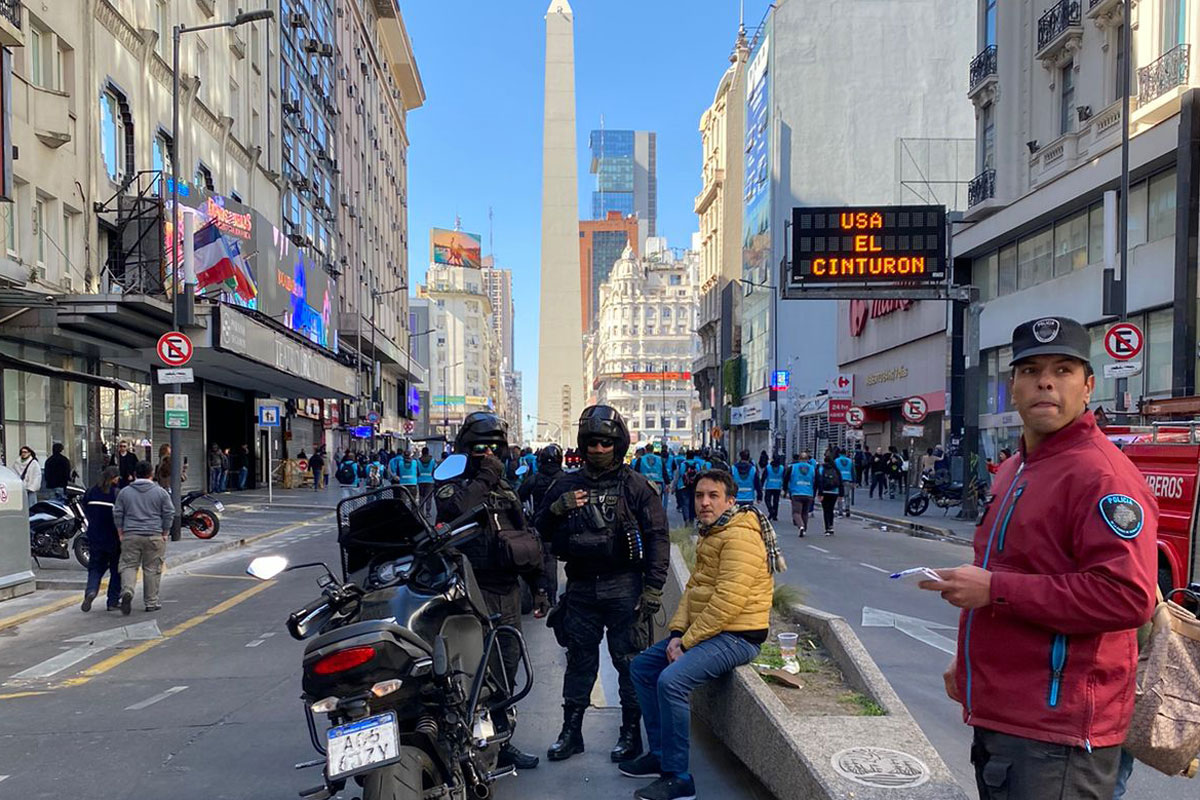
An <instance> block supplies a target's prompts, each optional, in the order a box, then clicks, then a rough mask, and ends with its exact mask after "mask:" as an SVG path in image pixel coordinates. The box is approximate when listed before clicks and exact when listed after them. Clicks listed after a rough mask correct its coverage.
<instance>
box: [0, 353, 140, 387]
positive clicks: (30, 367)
mask: <svg viewBox="0 0 1200 800" xmlns="http://www.w3.org/2000/svg"><path fill="white" fill-rule="evenodd" d="M0 369H15V370H20V371H21V372H28V373H29V374H31V375H44V376H45V377H47V378H58V379H59V380H63V381H73V382H75V383H85V384H87V385H89V386H101V387H104V388H106V389H121V390H123V391H127V392H128V391H132V390H133V386H132V385H130V384H128V383H126V382H125V381H122V380H117V379H115V378H104V377H101V376H99V375H89V374H87V373H86V372H77V371H76V370H73V369H62V368H61V367H51V366H47V365H45V364H39V363H37V362H36V361H27V360H25V359H23V358H14V357H13V356H8V355H4V354H3V353H0Z"/></svg>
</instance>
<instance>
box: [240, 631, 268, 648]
mask: <svg viewBox="0 0 1200 800" xmlns="http://www.w3.org/2000/svg"><path fill="white" fill-rule="evenodd" d="M274 635H275V634H274V633H264V634H263V635H262V636H259V637H258V638H257V639H255V640H254V641H252V642H246V647H258V646H259V645H260V644H262V643H263V642H265V641H266V640H267V639H269V638H271V637H272V636H274Z"/></svg>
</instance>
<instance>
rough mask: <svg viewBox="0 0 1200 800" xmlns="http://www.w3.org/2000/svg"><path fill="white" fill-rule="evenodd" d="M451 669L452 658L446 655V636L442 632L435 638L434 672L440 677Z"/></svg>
mask: <svg viewBox="0 0 1200 800" xmlns="http://www.w3.org/2000/svg"><path fill="white" fill-rule="evenodd" d="M449 671H450V658H449V656H447V655H446V637H445V636H442V635H441V634H440V633H439V634H438V635H437V638H435V639H434V640H433V674H434V675H436V676H438V677H439V678H441V677H444V676H445V675H446V673H447V672H449Z"/></svg>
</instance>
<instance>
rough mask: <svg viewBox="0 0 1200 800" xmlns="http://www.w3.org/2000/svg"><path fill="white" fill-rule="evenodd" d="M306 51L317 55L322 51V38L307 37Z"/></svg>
mask: <svg viewBox="0 0 1200 800" xmlns="http://www.w3.org/2000/svg"><path fill="white" fill-rule="evenodd" d="M304 52H306V53H308V54H310V55H317V54H318V53H320V52H321V40H320V39H305V40H304Z"/></svg>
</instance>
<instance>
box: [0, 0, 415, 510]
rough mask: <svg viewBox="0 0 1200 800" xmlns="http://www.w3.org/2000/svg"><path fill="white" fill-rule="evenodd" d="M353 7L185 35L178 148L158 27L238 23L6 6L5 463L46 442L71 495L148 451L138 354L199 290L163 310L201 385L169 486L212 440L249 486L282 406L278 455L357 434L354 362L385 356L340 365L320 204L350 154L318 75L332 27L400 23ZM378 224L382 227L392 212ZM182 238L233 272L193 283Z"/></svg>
mask: <svg viewBox="0 0 1200 800" xmlns="http://www.w3.org/2000/svg"><path fill="white" fill-rule="evenodd" d="M350 2H351V0H337V2H334V0H310V1H308V2H301V1H300V0H295V1H294V2H288V1H286V0H285V2H271V3H269V4H268V7H269V8H270V9H271V10H272V11H274V12H275V16H274V18H273V19H271V20H258V21H244V23H243V24H239V25H237V26H235V27H220V28H216V29H213V30H206V31H189V32H184V33H183V34H182V36H181V39H180V75H179V76H178V77H179V88H180V92H179V95H178V100H179V132H180V135H179V136H178V137H176V132H175V131H174V130H173V129H172V117H173V95H172V83H173V78H174V76H173V75H172V73H171V62H172V49H173V48H172V29H173V27H174V26H176V25H184V26H197V25H207V24H213V23H221V22H231V21H233V20H234V19H236V17H237V15H238V13H239V10H240V4H238V3H234V2H227V1H225V0H221V1H220V2H205V3H198V2H197V3H190V2H189V3H180V2H166V1H164V0H121V2H110V1H109V0H100V2H96V3H91V4H86V9H87V11H86V13H81V9H82V8H83V6H80V5H79V4H70V3H44V4H37V5H36V7H34V6H31V5H26V6H17V7H16V10H17V13H19V14H20V23H21V24H20V29H21V30H22V31H24V32H25V43H24V44H25V46H24V47H21V48H19V49H13V50H11V51H10V52H11V58H12V72H13V79H12V81H13V84H12V85H13V91H12V105H11V109H12V117H11V119H8V120H6V123H7V128H8V129H9V131H10V132H11V135H12V137H13V144H14V145H16V146H17V152H18V153H19V156H18V158H17V159H16V161H15V162H14V190H13V192H12V194H11V196H10V198H9V201H10V202H8V203H5V204H4V207H3V208H2V209H0V212H2V215H3V222H4V224H3V225H2V226H0V228H2V230H0V238H2V239H3V241H4V247H3V248H2V250H0V281H2V282H3V283H4V289H5V291H4V292H3V298H0V308H2V309H3V310H2V311H0V319H3V322H0V360H2V361H3V365H2V366H0V369H2V370H3V373H4V383H5V390H6V391H5V396H7V397H9V398H13V399H12V400H11V401H10V402H8V403H5V404H4V408H3V418H4V421H5V426H4V430H5V431H6V433H7V435H6V437H5V441H4V445H3V453H2V455H3V456H4V457H6V458H8V457H11V456H13V455H15V453H16V450H17V448H18V447H19V446H20V444H22V443H25V442H28V443H29V444H30V445H31V446H33V447H35V449H37V450H38V451H39V453H40V452H42V451H44V450H47V449H48V447H49V444H50V443H52V442H54V441H62V442H63V443H64V444H65V445H66V447H67V454H68V456H69V457H70V458H71V460H72V462H73V464H74V465H75V466H76V468H77V469H78V470H79V473H80V476H81V479H83V480H87V481H91V480H92V479H94V478H95V475H96V471H97V470H98V469H99V467H100V466H102V465H103V463H104V462H105V459H106V456H107V454H108V453H110V452H112V451H113V450H114V449H115V447H114V445H115V442H116V441H117V440H118V439H126V440H130V441H132V442H133V443H134V444H135V446H136V448H137V452H138V453H139V454H140V455H143V456H145V457H148V458H151V459H152V460H156V459H157V448H158V446H159V445H160V444H162V443H164V442H166V441H167V439H168V434H169V431H168V430H167V429H166V427H165V420H164V416H165V415H164V405H165V394H166V392H167V391H169V387H165V386H162V385H159V383H158V381H157V380H156V376H155V373H156V371H157V369H158V368H159V367H160V366H161V362H160V360H159V358H158V356H157V355H156V350H155V344H156V340H157V339H158V337H159V335H160V334H162V333H164V332H166V331H168V330H170V329H171V327H172V307H171V306H172V304H171V300H172V298H173V295H174V294H175V293H176V292H180V291H181V290H183V291H186V292H187V293H188V294H189V295H191V294H192V293H193V292H194V293H195V300H194V303H192V302H190V301H189V302H186V303H181V306H182V308H183V313H182V316H181V318H180V322H181V327H182V329H183V330H184V332H185V333H187V334H188V336H189V337H190V338H191V340H192V342H193V344H194V354H193V356H192V358H191V361H190V362H189V363H188V366H189V367H191V368H192V369H193V372H194V376H195V380H194V382H193V383H191V384H186V385H185V386H184V388H183V394H184V395H186V397H187V402H188V406H189V412H190V424H189V426H188V428H187V429H186V430H184V431H183V432H182V434H183V435H182V439H181V441H182V447H181V451H182V452H181V453H179V454H178V455H179V456H180V457H181V460H184V459H188V460H190V463H191V464H192V465H193V468H192V469H191V470H190V471H189V472H188V476H187V480H186V481H185V484H184V485H185V487H187V488H202V487H203V484H204V481H205V475H204V470H203V469H199V468H197V467H196V465H200V464H202V463H203V459H204V453H205V451H206V450H207V449H208V447H209V445H210V444H217V445H218V446H220V447H222V448H228V449H230V451H231V454H234V455H237V454H238V453H240V452H242V449H243V448H245V451H246V453H247V454H248V456H247V457H248V466H249V467H250V474H251V482H254V481H256V480H265V472H264V471H263V469H262V467H263V465H264V464H265V463H266V459H265V458H264V456H265V454H266V449H265V448H266V442H267V436H266V433H267V432H266V431H265V430H261V429H259V428H258V427H257V425H256V414H257V409H258V407H259V406H261V405H274V406H278V407H279V408H280V409H281V411H282V412H283V416H284V423H283V426H284V428H285V430H286V432H287V434H288V435H287V436H275V437H273V442H274V444H273V447H274V453H273V456H274V457H276V458H280V457H286V456H287V455H288V454H289V452H293V453H294V452H297V451H299V449H300V448H302V447H303V448H305V449H306V450H311V448H312V447H313V446H314V445H317V444H320V443H324V442H330V441H331V438H330V437H331V431H332V430H334V429H336V428H339V427H341V426H342V425H343V423H344V422H356V421H357V417H358V413H359V409H361V408H363V407H364V406H362V405H360V404H358V403H357V402H356V401H357V400H358V399H359V398H360V397H363V396H367V397H369V396H370V389H371V385H372V381H371V380H370V379H367V380H360V379H359V378H358V377H356V367H359V366H360V365H361V367H362V369H361V370H360V371H359V374H360V375H363V376H365V375H378V376H381V377H382V373H383V370H382V369H380V368H378V367H375V366H374V365H375V363H377V362H378V361H380V360H382V359H370V358H367V359H356V358H355V355H356V354H355V353H354V351H353V350H351V349H350V348H343V347H341V346H340V344H339V340H340V338H341V337H340V330H339V325H340V322H341V320H339V319H338V316H337V308H338V304H339V299H338V298H339V289H340V283H341V281H340V275H341V273H342V269H343V265H341V260H340V259H341V255H342V243H341V239H342V237H341V234H340V233H339V228H338V223H337V218H336V215H335V214H334V213H333V212H332V209H334V208H336V207H338V206H339V205H340V197H339V193H340V189H339V188H338V187H339V186H340V180H341V177H340V176H341V172H342V169H343V166H342V165H343V164H344V163H345V162H344V161H343V160H342V157H340V156H339V152H340V151H339V149H338V148H340V147H341V146H342V145H341V143H342V141H343V140H342V138H341V134H340V131H339V129H338V125H337V122H336V119H337V118H339V117H340V116H341V115H342V113H343V110H344V109H342V108H341V107H340V104H341V95H340V94H339V91H340V89H339V87H338V84H339V81H340V82H344V81H345V79H344V78H340V77H338V73H337V72H336V71H335V70H334V65H335V63H336V62H337V61H338V58H339V57H340V56H339V52H340V50H341V49H342V48H343V47H348V46H349V44H348V43H347V42H348V41H349V40H348V39H343V38H339V37H340V36H341V34H340V33H339V30H341V31H342V33H346V34H347V35H349V33H348V31H349V29H348V28H346V29H339V28H338V25H339V24H341V23H337V22H336V21H337V20H350V21H353V20H354V19H358V22H356V23H355V24H358V25H359V31H360V33H361V32H363V31H366V32H371V31H374V33H371V41H372V42H375V43H376V47H378V46H379V45H378V41H380V37H382V41H384V42H385V43H386V42H388V41H390V40H389V36H390V37H392V38H395V37H394V34H395V32H396V30H400V31H402V30H403V26H402V22H401V21H400V20H399V17H398V15H397V16H393V17H388V18H387V19H376V18H374V17H369V16H361V17H359V18H355V17H354V14H355V13H359V12H362V13H363V14H365V13H366V10H367V8H366V7H368V6H369V7H371V9H373V8H374V6H375V5H378V4H370V3H361V4H358V5H353V6H352V5H351V4H350ZM360 6H361V8H360ZM6 9H7V6H6ZM371 13H374V11H371ZM346 24H347V25H348V24H349V22H347V23H346ZM389 32H390V33H389ZM331 51H332V52H331ZM398 57H400V58H402V59H406V60H405V61H404V67H403V69H407V70H408V74H409V76H410V78H411V81H414V82H415V86H414V85H409V86H405V85H403V84H402V83H401V82H399V81H397V84H398V85H399V86H401V88H403V89H406V90H407V89H413V90H414V92H415V93H414V94H411V95H410V96H409V97H408V98H406V99H405V100H403V101H402V105H403V103H404V102H407V104H408V107H416V105H419V104H420V100H421V99H422V98H423V90H421V89H420V83H419V74H418V73H417V72H416V67H415V63H414V62H413V58H412V52H411V50H408V51H406V52H401V51H400V50H397V49H395V48H392V49H387V50H386V58H385V59H384V60H383V61H382V63H383V64H385V65H386V71H388V72H395V71H396V70H397V69H400V68H399V67H395V66H394V64H395V63H396V59H397V58H398ZM401 71H403V70H401ZM293 101H295V102H293ZM285 102H286V104H287V106H288V108H287V109H285V108H284V104H285ZM297 109H298V110H297ZM381 113H382V112H381ZM385 137H388V140H387V141H384V138H385ZM390 137H399V145H398V146H399V147H400V149H401V150H404V149H406V147H407V140H406V139H404V138H403V132H402V131H399V132H397V131H395V130H392V131H388V132H387V133H385V134H381V137H380V139H381V141H380V150H381V151H383V152H384V153H387V154H391V155H392V156H395V154H396V152H397V151H396V148H395V147H393V146H392V141H393V139H392V138H390ZM375 156H376V154H372V156H371V157H372V158H375ZM379 157H380V158H383V157H384V156H383V155H380V156H379ZM372 163H374V162H372ZM401 163H402V159H401ZM302 167H303V169H302ZM378 169H379V171H380V172H381V173H383V172H385V170H384V168H383V167H382V166H380V167H378ZM176 170H177V172H178V174H179V178H180V179H179V181H178V183H177V184H173V183H172V182H171V181H170V175H171V173H172V172H173V171H176ZM302 173H303V175H304V176H306V182H305V183H303V184H302V183H300V178H301V175H302ZM381 180H382V179H381ZM176 188H177V189H178V195H179V207H178V208H174V207H173V206H172V205H171V194H172V190H173V189H176ZM355 202H360V203H363V204H366V203H367V202H368V201H367V199H366V198H361V197H360V198H358V199H356V201H355ZM379 202H380V203H381V205H382V204H383V201H382V200H380V201H379ZM347 205H348V206H349V205H350V204H349V203H347ZM391 213H392V214H394V215H395V216H391V217H390V218H389V227H395V220H396V219H401V220H403V217H404V211H403V204H401V205H398V206H394V207H393V208H392V211H391ZM189 226H191V227H192V228H193V229H195V230H198V231H202V232H206V233H205V236H207V237H208V238H207V239H205V238H204V237H202V236H197V237H196V239H195V240H194V243H192V244H194V246H195V247H196V248H200V247H201V244H200V243H201V241H202V240H203V241H210V240H211V241H212V242H214V243H216V245H217V246H218V247H219V248H221V249H222V250H223V251H224V252H226V253H227V254H229V256H230V259H229V262H230V263H232V264H234V267H233V268H232V271H231V272H229V273H221V274H218V272H219V271H216V272H214V271H213V270H211V269H209V267H210V266H212V264H213V263H214V262H211V261H208V260H206V259H208V257H209V255H208V253H202V252H200V250H199V249H198V250H197V255H196V268H195V270H194V271H193V272H192V273H189V272H188V271H187V270H185V269H184V268H183V262H184V258H183V254H184V250H185V249H187V248H186V247H185V245H188V244H189V242H187V239H186V236H185V233H186V231H187V230H188V227H189ZM400 227H401V228H403V225H401V226H400ZM396 253H397V254H398V257H399V258H400V260H399V261H398V262H397V263H399V264H400V266H401V267H403V268H404V269H406V265H405V263H404V261H403V257H402V253H403V251H402V250H399V251H396ZM193 273H194V274H193ZM398 283H399V284H400V285H403V283H404V280H403V279H400V280H399V281H398ZM365 305H367V306H369V305H370V303H369V302H367V303H366V304H365ZM401 308H402V306H401ZM17 311H20V313H14V312H17ZM376 311H377V312H378V314H379V315H380V316H382V314H383V312H379V311H378V309H376ZM395 328H396V326H393V330H394V329H395ZM382 338H384V337H380V336H377V337H376V341H377V342H379V341H380V340H381V339H382ZM380 349H381V352H382V347H381V348H380ZM365 362H369V365H368V364H367V363H365ZM397 372H398V371H397ZM380 386H382V387H385V386H386V383H384V382H383V381H381V383H380ZM385 394H386V391H385V392H379V391H378V390H377V394H376V397H377V398H379V397H382V396H384V395H385ZM351 417H353V418H354V419H351ZM381 432H382V431H381Z"/></svg>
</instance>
